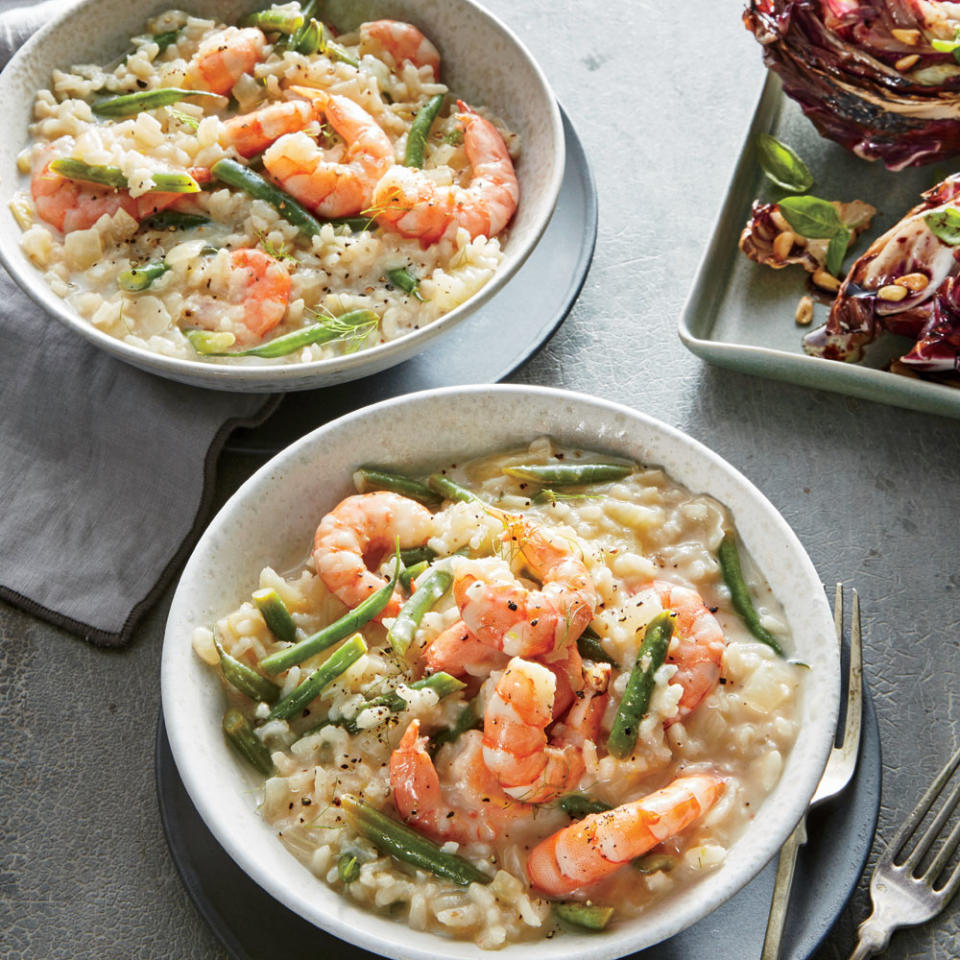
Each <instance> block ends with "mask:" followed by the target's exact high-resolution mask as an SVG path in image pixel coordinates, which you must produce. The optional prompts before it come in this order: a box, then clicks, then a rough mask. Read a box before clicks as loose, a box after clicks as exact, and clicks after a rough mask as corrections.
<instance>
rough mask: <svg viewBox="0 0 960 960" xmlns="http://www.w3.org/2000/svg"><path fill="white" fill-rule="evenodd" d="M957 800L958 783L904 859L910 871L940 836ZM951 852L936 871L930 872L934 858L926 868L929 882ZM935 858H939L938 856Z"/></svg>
mask: <svg viewBox="0 0 960 960" xmlns="http://www.w3.org/2000/svg"><path fill="white" fill-rule="evenodd" d="M958 800H960V784H957V786H956V787H955V788H954V790H953V792H952V793H951V794H950V795H949V796H948V797H947V799H946V800H945V801H944V803H943V806H942V807H941V808H940V809H939V810H938V811H937V815H936V816H935V817H934V818H933V820H932V821H931V822H930V826H929V827H927V829H926V830H924V832H923V836H922V837H921V838H920V839H919V840H918V841H917V843H916V845H915V846H914V848H913V850H912V851H911V852H910V856H909V857H907V859H906V860H904V862H903V867H904V868H905V869H906V870H908V871H909V872H910V873H913V872H914V870H916V868H917V864H918V863H919V862H920V861H921V859H922V858H923V856H924V855H925V854H926V852H927V851H928V850H929V849H930V847H931V846H933V842H934V840H936V839H937V837H939V836H940V831H941V830H943V825H944V824H945V823H946V822H947V820H949V819H950V814H951V813H953V808H954V807H955V806H956V805H957V801H958ZM932 805H933V801H932V800H931V806H932ZM952 852H953V851H952V850H948V851H947V856H946V857H944V861H943V863H941V864H940V869H939V870H937V871H936V873H934V872H932V870H933V866H934V864H936V860H935V861H934V863H933V864H931V865H930V867H929V868H928V869H927V873H926V875H927V877H928V878H929V880H930V882H931V883H933V881H934V880H936V879H937V877H938V876H939V874H940V870H943V867H944V864H945V863H946V861H947V860H949V859H950V854H951V853H952ZM937 859H938V860H939V856H938V857H937Z"/></svg>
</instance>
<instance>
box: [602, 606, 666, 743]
mask: <svg viewBox="0 0 960 960" xmlns="http://www.w3.org/2000/svg"><path fill="white" fill-rule="evenodd" d="M672 636H673V614H672V613H671V612H670V611H669V610H664V611H663V613H659V614H657V616H655V617H654V618H653V619H652V620H651V621H650V623H649V624H648V625H647V631H646V633H645V634H644V635H643V643H641V644H640V649H639V651H638V652H637V659H636V661H635V662H634V664H633V669H632V670H631V671H630V676H629V678H628V679H627V687H626V689H625V690H624V691H623V699H622V700H621V701H620V706H619V708H618V709H617V715H616V716H615V717H614V718H613V727H611V729H610V736H609V737H608V738H607V750H608V751H609V752H610V753H612V754H613V755H614V756H615V757H619V758H620V759H621V760H622V759H623V758H624V757H628V756H629V755H630V754H631V753H632V752H633V748H634V747H635V746H636V743H637V733H638V731H639V729H640V721H641V720H642V719H643V718H644V716H645V715H646V713H647V710H648V708H649V707H650V696H651V694H652V693H653V675H654V674H655V673H656V672H657V670H659V669H660V667H661V666H662V665H663V661H664V659H665V658H666V656H667V648H668V647H669V646H670V638H671V637H672Z"/></svg>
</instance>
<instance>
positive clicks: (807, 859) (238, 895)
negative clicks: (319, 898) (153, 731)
mask: <svg viewBox="0 0 960 960" xmlns="http://www.w3.org/2000/svg"><path fill="white" fill-rule="evenodd" d="M863 721H864V722H863V743H862V746H861V750H860V764H859V768H858V770H857V774H856V777H855V779H854V781H853V783H852V785H851V786H850V787H849V788H848V790H847V792H846V793H845V794H844V795H843V796H842V797H841V798H839V799H838V800H837V801H836V802H834V803H829V804H826V805H825V806H824V807H821V808H820V809H819V810H815V811H814V812H813V813H811V814H810V817H809V820H808V822H807V828H808V832H809V834H810V841H809V843H808V844H807V846H806V847H804V848H803V849H802V850H801V851H800V856H799V859H798V861H797V876H796V882H795V883H794V885H793V899H792V901H791V904H790V914H789V917H788V919H787V927H786V930H785V932H784V939H783V942H784V944H785V946H784V954H783V960H807V958H808V957H810V955H811V954H812V953H813V951H814V950H815V949H816V948H817V946H818V945H819V943H820V941H821V940H822V939H823V938H824V936H826V934H827V931H828V930H829V929H830V927H831V926H832V925H833V922H834V920H835V919H836V917H837V915H838V914H839V913H840V911H841V910H842V909H843V907H844V905H845V904H846V902H847V900H848V899H849V897H850V894H851V892H852V891H853V888H854V886H855V885H856V882H857V880H858V878H859V877H860V874H861V873H862V871H863V865H864V863H865V861H866V859H867V854H868V853H869V851H870V843H871V841H872V839H873V834H874V831H875V829H876V826H877V810H878V808H879V805H880V732H879V729H878V727H877V717H876V713H875V712H874V709H873V703H872V701H871V700H870V697H869V696H866V697H865V698H864V716H863ZM156 774H157V795H158V798H159V801H160V816H161V819H162V820H163V829H164V832H165V833H166V836H167V842H168V843H169V845H170V852H171V853H172V854H173V859H174V862H175V863H176V865H177V869H178V870H179V871H180V876H181V877H182V879H183V882H184V884H185V885H186V887H187V890H188V891H189V893H190V896H191V897H192V898H193V902H194V904H195V905H196V907H197V909H198V910H199V911H200V914H201V916H202V917H203V918H204V919H205V920H206V921H207V923H208V924H209V925H210V927H211V928H212V929H213V932H214V933H215V934H216V935H217V937H218V938H219V939H220V942H221V943H222V944H223V946H224V947H225V949H226V950H227V952H228V953H229V954H230V956H231V957H232V958H233V960H274V958H276V957H277V956H279V955H281V954H282V956H283V960H316V958H317V957H338V958H339V960H363V958H372V957H373V954H370V953H367V952H366V951H364V950H361V949H359V948H358V947H355V946H352V945H351V944H347V943H343V942H342V941H340V940H337V939H336V938H335V937H333V936H332V935H331V934H329V933H325V932H324V931H322V930H318V929H317V928H316V927H314V926H312V925H311V924H309V923H308V922H307V921H306V920H304V919H302V918H301V917H299V916H298V915H297V914H295V913H292V912H291V911H290V910H288V909H287V908H286V907H285V906H283V905H282V904H281V903H279V902H278V901H276V900H274V899H273V898H272V897H271V896H270V895H269V894H268V893H266V892H265V891H264V890H262V889H261V888H260V887H258V886H257V885H256V883H254V881H253V880H251V879H250V877H248V876H247V874H245V873H244V872H243V871H242V870H241V869H240V867H238V866H237V865H236V864H235V863H234V862H233V861H232V860H231V859H230V857H229V856H228V855H227V854H226V852H225V851H224V850H223V848H222V847H221V846H220V845H219V844H218V843H217V841H216V840H215V839H214V837H213V834H211V833H210V831H209V830H208V829H207V828H206V826H205V825H204V823H203V821H202V820H201V819H200V815H199V814H198V813H197V811H196V810H195V809H194V806H193V804H192V803H191V802H190V798H189V796H187V791H186V790H185V789H184V786H183V783H182V782H181V780H180V776H179V774H178V773H177V767H176V764H175V763H174V761H173V755H172V754H171V753H170V745H169V744H168V743H167V735H166V732H165V731H164V727H163V718H162V716H161V718H160V721H159V722H158V724H157V746H156ZM775 873H776V864H775V863H773V862H771V863H769V864H767V866H766V867H765V868H764V869H763V871H762V872H761V873H760V874H759V875H758V876H757V877H755V878H754V879H753V880H752V881H751V882H750V883H749V884H748V885H747V886H746V887H744V888H743V890H741V891H740V893H738V894H737V895H736V896H735V897H733V899H731V900H728V901H727V903H725V904H724V905H723V906H722V907H720V908H719V909H718V910H715V911H714V912H713V913H711V914H710V915H709V916H708V917H705V918H704V919H703V920H701V921H700V922H699V923H697V924H695V925H694V926H692V927H689V928H688V929H687V930H684V931H683V933H679V934H677V936H675V937H673V938H672V939H670V940H668V941H666V942H665V943H661V944H658V945H657V946H655V947H651V948H650V949H648V950H645V951H643V952H642V954H636V957H637V958H640V957H642V960H690V958H691V957H705V958H706V957H709V958H710V960H744V958H745V957H758V956H760V948H761V947H762V945H763V935H764V930H765V928H766V923H767V911H768V910H769V908H770V898H771V895H772V892H773V881H774V875H775ZM402 931H403V928H402V927H398V928H397V935H398V936H402ZM278 945H282V948H280V947H278ZM478 953H479V951H478ZM491 956H495V954H491Z"/></svg>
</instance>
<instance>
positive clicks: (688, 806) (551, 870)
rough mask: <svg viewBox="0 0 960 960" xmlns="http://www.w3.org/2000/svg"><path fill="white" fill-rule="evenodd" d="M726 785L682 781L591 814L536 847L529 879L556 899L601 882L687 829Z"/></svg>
mask: <svg viewBox="0 0 960 960" xmlns="http://www.w3.org/2000/svg"><path fill="white" fill-rule="evenodd" d="M724 787H725V784H724V781H723V779H722V778H720V777H718V776H715V775H713V774H694V775H691V776H687V777H678V778H677V779H676V780H674V781H673V782H672V783H669V784H667V786H665V787H664V788H663V789H662V790H657V791H656V792H655V793H651V794H649V795H648V796H646V797H642V798H641V799H639V800H633V801H631V802H630V803H624V804H622V805H621V806H619V807H614V808H613V810H608V811H607V812H606V813H591V814H589V815H588V816H586V817H584V818H583V819H582V820H580V821H578V822H577V823H572V824H571V825H570V826H569V827H564V828H563V829H562V830H558V831H557V832H556V833H554V834H553V835H552V836H549V837H547V839H546V840H542V841H541V842H540V843H538V844H537V845H536V846H535V847H534V848H533V850H531V851H530V856H529V857H528V858H527V876H528V877H529V878H530V882H531V883H533V885H534V886H536V887H538V888H539V889H540V890H542V891H543V892H544V893H546V894H548V895H550V896H553V897H560V896H566V895H567V894H569V893H572V892H573V891H574V890H578V889H579V888H581V887H586V886H589V885H591V884H594V883H597V882H598V881H600V880H602V879H603V878H604V877H606V876H608V875H609V874H611V873H613V872H614V871H616V870H619V869H620V867H622V866H623V865H624V864H626V863H628V862H629V861H630V860H632V859H633V858H634V857H639V856H641V855H642V854H644V853H646V852H647V851H648V850H652V849H653V848H654V847H655V846H657V844H659V843H662V842H663V841H664V840H666V839H668V838H669V837H673V836H676V835H677V834H678V833H680V832H681V831H683V830H685V829H686V828H687V827H689V826H690V825H691V824H692V823H693V822H694V821H696V820H697V819H699V818H700V817H702V816H703V814H704V813H706V812H707V811H708V810H709V809H710V808H711V807H712V806H713V804H714V803H716V801H717V799H718V798H719V797H720V795H721V794H722V793H723V791H724Z"/></svg>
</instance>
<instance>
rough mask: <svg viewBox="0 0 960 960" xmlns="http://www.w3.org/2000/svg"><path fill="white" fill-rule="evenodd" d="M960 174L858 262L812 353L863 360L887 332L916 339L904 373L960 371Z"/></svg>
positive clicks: (813, 338)
mask: <svg viewBox="0 0 960 960" xmlns="http://www.w3.org/2000/svg"><path fill="white" fill-rule="evenodd" d="M958 253H960V174H957V175H954V176H952V177H949V178H948V179H946V180H944V181H943V182H942V183H940V184H938V185H937V186H936V187H934V188H933V189H932V190H928V191H927V192H926V193H925V194H923V202H922V203H920V204H919V205H918V206H916V207H914V208H913V209H912V210H911V211H910V212H909V213H908V214H907V215H906V216H905V217H904V218H903V219H902V220H901V221H900V222H899V223H898V224H897V225H896V226H894V227H892V228H891V229H890V230H888V231H887V232H886V233H885V234H883V236H881V237H879V238H877V239H876V240H874V242H873V243H872V244H871V245H870V247H869V249H868V250H867V252H866V253H865V254H864V255H863V256H862V257H860V259H859V260H857V261H856V263H854V265H853V267H852V268H851V269H850V273H849V274H848V275H847V278H846V280H845V281H844V282H843V285H842V286H841V288H840V292H839V293H838V294H837V298H836V300H835V301H834V303H833V307H832V308H831V310H830V317H829V319H828V320H827V322H826V324H825V325H824V326H822V327H820V328H818V329H817V330H814V331H812V332H811V333H809V334H807V336H806V337H804V344H803V345H804V349H805V350H806V351H807V353H811V354H813V355H815V356H820V357H827V358H828V359H831V360H848V361H853V360H859V359H860V357H861V356H862V355H863V347H864V346H865V345H866V344H867V343H869V342H870V341H871V340H873V339H874V338H875V337H876V336H877V335H878V334H879V333H880V332H881V331H882V330H889V331H890V332H891V333H895V334H899V335H900V336H905V337H910V338H911V339H913V340H915V341H916V343H915V344H914V346H913V348H912V349H911V350H910V352H909V353H907V354H906V355H905V356H903V357H901V358H900V366H899V367H898V369H901V370H903V371H905V372H906V371H909V372H913V373H917V374H926V375H940V376H943V375H950V374H956V372H957V370H958V369H960V364H958V359H960V262H958V260H957V255H958Z"/></svg>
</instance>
